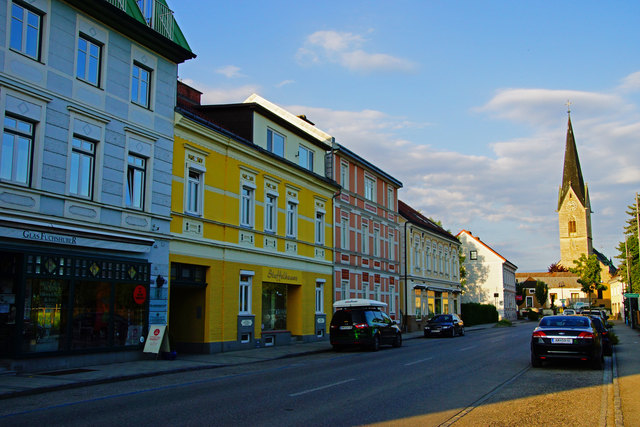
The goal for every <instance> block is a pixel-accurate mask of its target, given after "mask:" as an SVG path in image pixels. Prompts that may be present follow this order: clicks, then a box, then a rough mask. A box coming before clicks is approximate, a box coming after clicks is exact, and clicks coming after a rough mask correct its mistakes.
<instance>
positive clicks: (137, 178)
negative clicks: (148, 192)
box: [126, 154, 147, 209]
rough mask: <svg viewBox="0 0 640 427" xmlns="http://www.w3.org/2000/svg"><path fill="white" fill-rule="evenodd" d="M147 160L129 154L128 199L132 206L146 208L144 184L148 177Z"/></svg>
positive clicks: (127, 202) (128, 204) (129, 204)
mask: <svg viewBox="0 0 640 427" xmlns="http://www.w3.org/2000/svg"><path fill="white" fill-rule="evenodd" d="M146 167H147V160H146V159H144V158H142V157H140V156H136V155H134V154H129V156H128V166H127V201H126V204H127V206H128V207H130V208H136V209H142V208H144V186H145V179H146Z"/></svg>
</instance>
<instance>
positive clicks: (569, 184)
mask: <svg viewBox="0 0 640 427" xmlns="http://www.w3.org/2000/svg"><path fill="white" fill-rule="evenodd" d="M570 188H571V189H572V190H573V192H574V193H576V196H577V197H578V200H579V201H580V203H582V206H585V207H586V206H587V203H588V200H587V197H588V196H587V192H586V187H585V185H584V178H583V177H582V169H580V159H578V149H577V148H576V140H575V138H574V136H573V127H572V126H571V112H569V122H568V124H567V143H566V146H565V149H564V169H563V171H562V186H561V187H560V197H559V198H558V210H560V205H561V204H562V201H563V200H564V198H565V196H566V195H567V193H568V192H569V189H570Z"/></svg>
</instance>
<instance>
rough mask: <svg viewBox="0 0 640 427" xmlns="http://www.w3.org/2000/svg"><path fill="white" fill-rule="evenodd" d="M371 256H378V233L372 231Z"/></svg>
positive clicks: (377, 231)
mask: <svg viewBox="0 0 640 427" xmlns="http://www.w3.org/2000/svg"><path fill="white" fill-rule="evenodd" d="M373 256H380V231H379V230H376V229H374V230H373Z"/></svg>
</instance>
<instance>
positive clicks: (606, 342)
mask: <svg viewBox="0 0 640 427" xmlns="http://www.w3.org/2000/svg"><path fill="white" fill-rule="evenodd" d="M589 317H590V318H591V321H592V322H593V323H594V324H595V326H596V329H597V330H598V332H600V334H601V335H602V349H603V350H602V351H603V352H604V355H605V356H611V354H613V344H612V343H611V337H610V336H609V328H608V327H607V324H606V323H604V322H603V321H602V318H601V317H600V316H596V315H590V316H589Z"/></svg>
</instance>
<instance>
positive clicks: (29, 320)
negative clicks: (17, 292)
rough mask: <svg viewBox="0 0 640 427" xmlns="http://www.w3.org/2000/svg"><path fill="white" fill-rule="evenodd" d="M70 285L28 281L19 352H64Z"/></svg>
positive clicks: (66, 282) (49, 281) (60, 282)
mask: <svg viewBox="0 0 640 427" xmlns="http://www.w3.org/2000/svg"><path fill="white" fill-rule="evenodd" d="M68 301H69V281H68V280H61V279H27V280H26V286H25V298H24V319H23V322H22V334H21V338H22V347H21V349H20V350H21V351H22V352H34V353H40V352H52V351H58V350H64V345H65V341H66V336H65V332H66V330H67V324H68V319H67V317H68V315H67V313H68V307H69V306H68Z"/></svg>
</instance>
